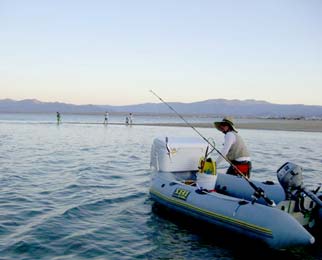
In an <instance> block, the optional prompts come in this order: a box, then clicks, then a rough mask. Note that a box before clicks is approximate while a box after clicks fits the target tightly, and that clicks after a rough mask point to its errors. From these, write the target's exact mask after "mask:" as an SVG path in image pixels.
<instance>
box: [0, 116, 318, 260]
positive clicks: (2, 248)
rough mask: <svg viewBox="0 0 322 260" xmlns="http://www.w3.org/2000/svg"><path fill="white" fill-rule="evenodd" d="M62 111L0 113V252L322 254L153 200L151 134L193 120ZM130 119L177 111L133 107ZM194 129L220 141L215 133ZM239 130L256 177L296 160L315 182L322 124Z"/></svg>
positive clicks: (1, 255)
mask: <svg viewBox="0 0 322 260" xmlns="http://www.w3.org/2000/svg"><path fill="white" fill-rule="evenodd" d="M62 119H63V120H62V124H60V125H57V124H56V123H55V120H56V117H55V115H49V114H0V259H6V260H7V259H15V260H20V259H59V260H62V259H245V257H247V258H249V259H254V258H257V259H264V258H266V259H267V257H270V258H272V257H280V258H283V259H322V246H321V245H322V244H321V242H320V241H317V243H316V244H315V245H314V246H311V247H308V248H295V249H290V250H282V251H276V250H270V249H267V248H260V247H257V245H253V243H252V242H249V241H247V240H245V239H239V238H234V237H233V235H232V234H225V233H224V232H219V231H218V233H217V231H216V230H215V229H214V230H212V229H209V228H207V227H204V225H202V224H201V223H198V221H196V220H193V221H191V220H189V219H184V218H182V216H179V217H177V216H171V215H168V214H165V213H164V212H162V211H160V210H158V209H155V207H154V205H153V203H152V201H151V200H150V197H149V185H150V177H151V170H150V149H151V145H152V142H153V139H154V138H156V137H163V136H168V137H171V136H182V137H189V136H198V135H197V134H196V133H195V132H194V131H193V130H192V129H191V128H189V127H186V128H185V127H180V128H178V127H156V126H141V125H140V126H135V125H133V126H126V125H103V124H102V122H103V119H104V118H103V116H97V115H93V116H90V115H63V116H62ZM188 120H191V122H207V120H213V119H211V118H188ZM68 122H69V123H68ZM110 122H116V123H117V122H120V123H123V122H124V118H123V117H122V116H115V117H112V116H111V117H110ZM135 122H138V123H151V122H153V123H155V122H181V121H180V119H178V118H175V117H143V116H142V117H136V116H135V117H134V123H135ZM198 130H199V131H200V132H201V133H202V134H203V135H204V136H205V137H207V138H210V137H211V138H213V140H214V141H215V142H216V145H217V147H218V148H221V145H222V142H223V135H222V134H221V133H219V132H218V131H216V130H215V129H212V128H201V129H198ZM240 134H241V135H242V136H243V137H244V139H245V141H246V143H247V144H248V147H249V149H250V151H251V154H252V161H253V171H252V178H253V179H256V180H272V181H275V182H277V178H276V170H277V169H278V168H279V167H280V166H281V165H282V164H284V163H285V162H288V161H292V162H294V163H296V164H299V165H300V166H302V167H303V176H304V183H305V184H306V186H308V187H310V188H316V187H317V186H318V185H319V184H320V183H321V182H322V178H321V172H322V167H321V166H322V133H306V132H287V131H267V130H240ZM213 157H214V158H216V154H213ZM226 167H227V165H225V164H224V163H223V165H222V166H221V168H222V169H219V171H223V172H224V171H225V169H226Z"/></svg>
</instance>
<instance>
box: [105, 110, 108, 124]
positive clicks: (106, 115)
mask: <svg viewBox="0 0 322 260" xmlns="http://www.w3.org/2000/svg"><path fill="white" fill-rule="evenodd" d="M104 124H105V125H106V124H108V113H107V112H105V114H104Z"/></svg>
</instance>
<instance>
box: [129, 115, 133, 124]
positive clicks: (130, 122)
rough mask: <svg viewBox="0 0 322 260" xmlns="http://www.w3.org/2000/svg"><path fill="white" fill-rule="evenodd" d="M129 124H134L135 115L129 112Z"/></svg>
mask: <svg viewBox="0 0 322 260" xmlns="http://www.w3.org/2000/svg"><path fill="white" fill-rule="evenodd" d="M129 124H130V125H132V124H133V115H132V113H130V114H129Z"/></svg>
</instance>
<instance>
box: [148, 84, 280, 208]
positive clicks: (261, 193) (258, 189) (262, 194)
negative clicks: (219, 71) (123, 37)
mask: <svg viewBox="0 0 322 260" xmlns="http://www.w3.org/2000/svg"><path fill="white" fill-rule="evenodd" d="M150 92H151V93H152V94H153V95H154V96H156V97H157V98H158V99H159V100H160V101H161V102H162V103H163V104H165V105H166V106H167V107H169V108H170V109H171V110H172V111H173V112H174V113H175V114H176V115H177V116H178V117H180V118H181V119H182V120H183V121H184V122H185V123H186V124H187V125H188V126H189V127H191V128H192V129H193V130H194V131H195V132H196V133H197V134H198V135H199V136H200V137H201V138H202V139H203V140H204V141H206V142H207V143H208V144H209V145H210V146H211V147H212V148H213V150H215V151H216V152H217V153H218V154H219V155H220V156H221V157H222V158H224V159H225V161H226V162H228V163H229V165H230V166H231V167H233V168H234V170H235V171H236V172H237V174H238V175H240V176H241V177H242V178H243V179H244V180H246V181H247V182H248V183H249V185H250V186H251V187H252V188H253V189H254V190H255V193H254V197H255V198H254V200H253V201H252V203H254V202H255V200H257V199H259V198H261V197H262V198H263V199H264V200H265V202H266V203H267V204H268V205H270V206H276V204H275V202H274V201H273V200H271V199H269V198H268V197H267V196H266V194H265V192H264V190H263V189H262V188H261V187H257V186H256V185H255V184H254V183H252V182H251V181H250V180H249V179H248V178H247V177H246V176H245V175H244V174H243V173H242V172H241V171H240V170H239V169H238V168H237V167H236V166H235V165H234V164H233V163H232V162H231V161H230V160H229V159H228V158H227V157H226V156H224V155H223V154H222V153H221V152H220V151H219V150H218V149H217V148H216V147H215V145H214V144H212V143H210V142H209V140H208V139H207V138H206V137H204V136H203V135H202V134H201V133H200V132H199V131H198V130H197V129H196V128H195V127H194V126H193V125H191V124H190V123H189V122H188V121H187V120H186V119H185V118H184V117H183V116H182V115H180V114H179V113H178V112H177V111H176V110H175V109H174V108H173V107H172V106H170V105H169V104H168V103H167V102H165V101H164V100H163V99H162V98H161V97H159V96H158V95H157V94H156V93H155V92H154V91H153V90H150Z"/></svg>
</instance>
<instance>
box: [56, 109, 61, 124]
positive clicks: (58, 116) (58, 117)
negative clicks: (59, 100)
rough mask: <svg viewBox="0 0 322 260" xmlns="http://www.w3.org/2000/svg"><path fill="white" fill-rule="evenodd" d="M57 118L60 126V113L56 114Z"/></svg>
mask: <svg viewBox="0 0 322 260" xmlns="http://www.w3.org/2000/svg"><path fill="white" fill-rule="evenodd" d="M56 117H57V124H60V122H61V117H60V113H59V112H56Z"/></svg>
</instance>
